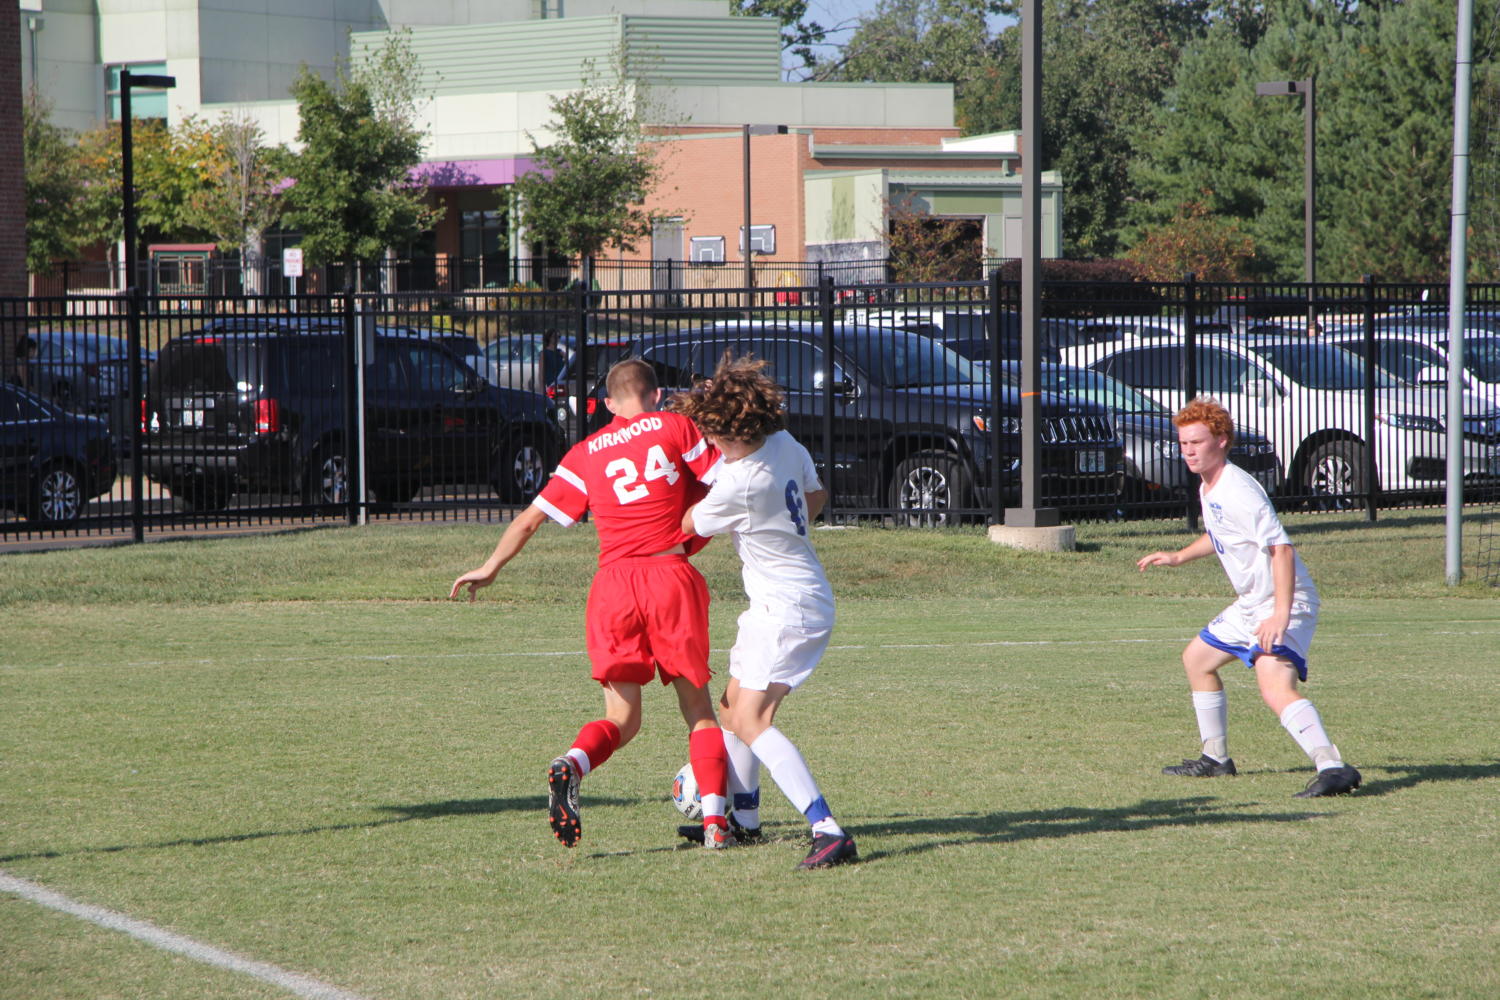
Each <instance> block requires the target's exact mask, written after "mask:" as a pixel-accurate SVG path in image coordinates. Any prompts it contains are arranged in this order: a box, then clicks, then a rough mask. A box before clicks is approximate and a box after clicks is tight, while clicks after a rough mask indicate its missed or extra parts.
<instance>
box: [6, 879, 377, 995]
mask: <svg viewBox="0 0 1500 1000" xmlns="http://www.w3.org/2000/svg"><path fill="white" fill-rule="evenodd" d="M0 892H9V893H13V894H15V895H17V896H20V897H21V898H22V899H27V900H30V901H31V902H33V903H36V904H37V905H38V906H45V907H47V908H48V909H50V910H57V911H59V912H61V913H66V914H68V915H69V916H73V917H78V918H79V919H80V920H87V921H88V922H89V923H91V924H97V925H99V926H100V927H104V928H107V929H109V930H112V931H120V932H121V933H123V934H129V935H130V936H131V937H133V938H136V939H138V940H140V941H144V942H146V943H147V944H149V945H151V947H153V948H160V949H161V950H162V951H170V952H174V953H176V954H178V955H183V956H185V957H187V958H191V959H192V960H193V961H195V962H202V963H204V964H205V965H216V966H218V967H219V968H221V969H228V970H229V971H231V972H239V973H242V974H243V975H246V976H253V977H255V978H256V979H260V980H263V981H265V982H268V983H270V984H271V985H272V986H279V987H281V988H282V989H284V990H286V991H287V992H288V993H293V994H295V995H297V996H299V997H308V998H310V1000H363V998H362V997H360V996H359V994H357V993H350V992H348V991H347V990H341V989H339V988H338V987H337V986H329V985H328V984H327V983H322V982H319V981H318V980H316V979H313V978H311V977H309V976H304V975H302V974H301V973H298V972H289V971H287V970H286V969H283V968H281V967H280V966H277V965H271V964H270V963H268V962H256V961H254V960H252V959H248V958H242V957H241V956H239V955H236V954H234V953H233V952H228V951H223V950H222V949H219V948H215V947H213V946H212V945H207V944H204V943H203V942H201V941H194V940H193V939H192V938H189V937H183V936H182V935H181V934H174V933H172V932H171V931H168V930H163V929H162V928H160V927H157V926H156V925H155V924H149V923H147V922H146V921H144V920H136V919H134V918H132V917H127V916H125V915H124V914H123V913H116V912H114V911H113V910H106V909H104V908H103V907H100V906H91V905H89V904H87V903H78V902H75V901H73V900H71V899H69V898H68V897H67V896H64V895H62V894H60V893H56V892H53V891H52V890H51V889H45V888H43V887H42V886H39V885H37V884H36V883H35V882H28V881H26V880H25V879H21V878H16V877H15V876H14V875H7V874H6V873H5V872H0Z"/></svg>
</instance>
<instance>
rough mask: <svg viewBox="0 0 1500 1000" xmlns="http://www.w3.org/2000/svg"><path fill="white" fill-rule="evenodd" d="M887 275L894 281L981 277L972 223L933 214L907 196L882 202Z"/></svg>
mask: <svg viewBox="0 0 1500 1000" xmlns="http://www.w3.org/2000/svg"><path fill="white" fill-rule="evenodd" d="M886 219H887V220H888V222H887V226H888V232H887V236H886V240H887V246H888V250H889V254H890V258H891V277H892V280H895V281H898V282H917V281H974V280H977V279H978V278H980V277H982V276H983V272H984V268H983V263H984V262H983V251H982V249H981V247H980V240H979V233H978V232H977V227H976V226H975V223H974V222H972V221H971V220H969V219H952V218H943V217H942V216H934V215H931V214H930V213H928V212H926V211H924V210H923V209H922V208H921V207H920V206H919V205H917V204H916V203H915V202H914V201H913V199H912V198H911V197H910V196H907V197H905V198H902V199H900V200H896V201H891V202H888V203H887V204H886Z"/></svg>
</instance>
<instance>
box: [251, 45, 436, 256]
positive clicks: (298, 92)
mask: <svg viewBox="0 0 1500 1000" xmlns="http://www.w3.org/2000/svg"><path fill="white" fill-rule="evenodd" d="M365 56H366V58H364V59H363V60H361V61H360V62H359V63H358V64H357V65H353V66H351V65H350V64H349V63H347V62H341V63H340V64H339V66H338V67H337V69H336V71H335V78H334V80H333V81H332V82H329V81H327V80H324V79H323V78H322V77H320V76H318V75H317V74H316V73H313V72H312V71H311V70H309V69H307V68H306V67H303V69H302V72H301V73H300V74H298V76H297V79H296V80H295V81H294V82H293V84H292V97H293V98H294V99H295V100H296V102H297V111H298V114H299V116H300V119H301V121H300V124H299V126H298V129H297V138H298V140H299V141H300V142H301V144H302V149H301V151H300V152H298V153H296V154H295V155H289V156H285V157H279V158H276V163H277V165H278V166H281V167H282V168H283V169H284V171H285V174H286V176H288V177H290V178H292V180H294V181H295V183H294V184H293V185H292V186H291V187H290V188H288V189H287V191H286V193H285V196H284V197H285V218H286V221H287V223H288V224H289V225H290V226H292V227H293V228H295V229H298V230H300V231H301V232H302V247H303V249H304V250H305V251H306V254H307V260H308V262H309V263H311V264H328V263H334V262H351V263H356V264H361V265H363V264H369V263H373V262H374V261H376V260H378V259H379V258H380V257H381V255H382V254H384V253H385V250H386V248H387V247H390V246H397V245H400V244H403V243H407V242H409V241H410V240H412V239H414V238H415V237H417V236H418V235H419V234H420V233H422V232H423V231H424V230H425V229H427V228H429V227H430V226H431V225H432V223H433V222H434V221H436V218H437V215H438V213H437V211H436V210H434V209H432V208H429V207H428V206H427V205H426V188H425V187H424V186H423V185H422V184H421V183H420V182H418V181H417V180H415V179H413V176H412V171H413V168H415V167H416V166H417V165H418V164H419V163H420V162H421V159H422V142H423V135H422V132H421V130H420V128H419V127H418V125H417V95H418V93H419V88H420V86H421V69H420V67H419V66H418V65H417V62H416V58H415V56H414V54H413V52H412V49H411V40H410V33H409V32H399V33H393V34H389V35H387V36H386V38H385V42H384V43H383V45H382V46H381V48H379V49H378V50H375V51H374V52H367V53H365Z"/></svg>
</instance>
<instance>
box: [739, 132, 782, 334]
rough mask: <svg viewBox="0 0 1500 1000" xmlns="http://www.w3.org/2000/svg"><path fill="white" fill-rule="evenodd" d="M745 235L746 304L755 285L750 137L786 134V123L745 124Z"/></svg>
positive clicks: (743, 252)
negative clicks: (752, 248)
mask: <svg viewBox="0 0 1500 1000" xmlns="http://www.w3.org/2000/svg"><path fill="white" fill-rule="evenodd" d="M743 128H744V147H745V236H744V244H743V246H742V247H741V252H742V254H743V255H744V258H745V306H746V308H749V307H750V305H751V303H752V301H753V300H752V298H751V292H750V289H752V288H754V287H755V268H754V265H752V264H751V261H752V259H753V257H754V251H752V250H751V249H750V137H751V136H752V135H786V126H785V125H745V126H743Z"/></svg>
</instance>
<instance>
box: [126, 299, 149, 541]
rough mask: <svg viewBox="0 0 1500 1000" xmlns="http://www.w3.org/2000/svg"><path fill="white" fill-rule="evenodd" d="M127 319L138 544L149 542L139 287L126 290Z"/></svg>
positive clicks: (133, 518) (133, 527)
mask: <svg viewBox="0 0 1500 1000" xmlns="http://www.w3.org/2000/svg"><path fill="white" fill-rule="evenodd" d="M125 315H126V323H127V324H128V326H129V330H130V343H129V344H128V345H127V353H126V358H127V361H128V363H129V364H130V406H129V408H128V409H127V410H126V411H125V415H126V418H127V419H128V420H129V421H130V535H131V538H132V539H134V540H135V541H137V542H141V541H145V538H146V498H145V496H144V493H145V475H144V470H143V465H144V462H143V461H142V456H141V448H142V445H143V438H144V435H143V434H142V433H141V417H142V416H143V413H144V406H143V404H142V402H141V400H142V398H143V397H142V393H143V389H144V386H143V385H142V384H141V355H142V353H143V352H142V350H141V347H142V345H141V290H140V288H138V287H137V286H135V285H131V286H130V287H128V288H126V289H125Z"/></svg>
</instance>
